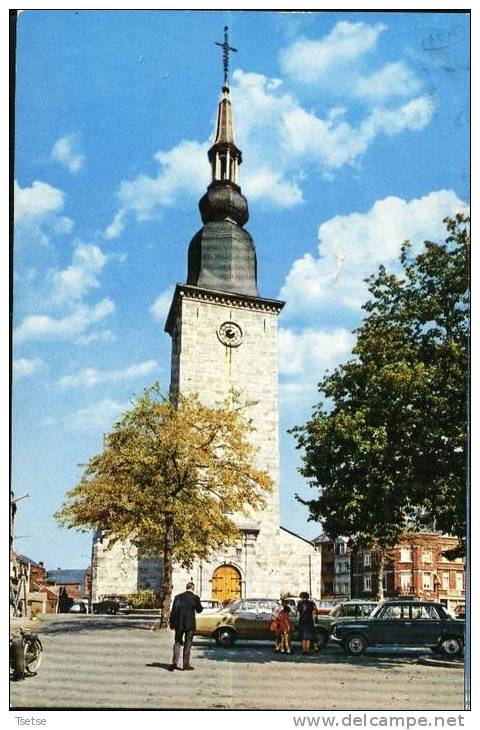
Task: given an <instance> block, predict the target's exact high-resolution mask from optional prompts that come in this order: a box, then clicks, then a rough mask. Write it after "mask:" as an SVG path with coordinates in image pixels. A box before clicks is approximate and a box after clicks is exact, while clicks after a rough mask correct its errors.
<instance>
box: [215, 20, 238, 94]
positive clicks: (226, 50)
mask: <svg viewBox="0 0 480 730" xmlns="http://www.w3.org/2000/svg"><path fill="white" fill-rule="evenodd" d="M223 30H224V33H225V39H224V41H223V43H218V42H217V41H215V45H216V46H220V48H223V84H224V86H228V54H229V52H230V51H235V53H237V49H236V48H232V46H229V45H228V25H226V26H225V28H224V29H223Z"/></svg>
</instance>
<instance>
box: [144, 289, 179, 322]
mask: <svg viewBox="0 0 480 730" xmlns="http://www.w3.org/2000/svg"><path fill="white" fill-rule="evenodd" d="M173 290H174V288H173V286H170V287H169V288H168V289H165V291H164V292H162V293H161V294H159V295H158V297H157V298H156V299H155V301H154V303H153V304H152V306H151V307H150V309H149V310H148V311H149V312H150V314H151V315H152V317H153V318H154V319H156V320H158V321H159V322H163V321H164V320H165V318H166V316H167V314H168V313H169V311H170V306H171V304H172V297H173Z"/></svg>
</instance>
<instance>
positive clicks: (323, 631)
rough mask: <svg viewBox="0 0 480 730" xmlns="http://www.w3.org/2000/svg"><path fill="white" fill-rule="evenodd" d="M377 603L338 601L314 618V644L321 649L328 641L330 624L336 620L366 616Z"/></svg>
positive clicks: (330, 630) (330, 631) (330, 629)
mask: <svg viewBox="0 0 480 730" xmlns="http://www.w3.org/2000/svg"><path fill="white" fill-rule="evenodd" d="M377 605H378V603H377V601H362V600H355V599H353V600H349V601H343V602H342V603H338V604H337V605H336V606H335V608H333V609H332V610H331V611H330V613H329V614H328V615H319V614H317V617H316V619H315V629H316V642H315V643H316V646H317V649H322V648H323V647H324V646H326V644H327V643H328V640H329V638H330V635H331V633H332V626H333V624H334V623H337V622H338V621H349V620H351V619H353V618H359V619H362V618H366V617H367V616H370V614H371V613H372V611H373V609H374V608H376V607H377Z"/></svg>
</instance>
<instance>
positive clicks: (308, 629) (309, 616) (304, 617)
mask: <svg viewBox="0 0 480 730" xmlns="http://www.w3.org/2000/svg"><path fill="white" fill-rule="evenodd" d="M300 598H301V599H302V600H301V601H299V602H298V605H297V614H298V638H299V639H300V641H301V642H302V654H310V642H312V641H313V640H314V639H315V624H314V618H313V617H314V614H315V611H316V608H317V607H316V606H315V603H314V602H313V601H311V600H310V595H309V594H308V593H307V592H306V591H304V592H303V593H300Z"/></svg>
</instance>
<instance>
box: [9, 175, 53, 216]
mask: <svg viewBox="0 0 480 730" xmlns="http://www.w3.org/2000/svg"><path fill="white" fill-rule="evenodd" d="M13 190H14V202H15V213H14V220H15V221H22V220H26V219H35V218H43V217H44V216H46V215H48V214H50V213H55V212H57V211H59V210H61V209H62V208H63V205H64V198H65V193H64V192H62V191H61V190H58V189H57V188H54V187H52V185H49V184H48V183H45V182H42V181H41V180H35V181H34V182H33V183H32V185H31V187H29V188H21V187H20V185H19V184H18V182H17V181H16V180H15V182H14V185H13Z"/></svg>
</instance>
